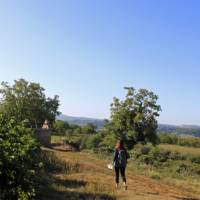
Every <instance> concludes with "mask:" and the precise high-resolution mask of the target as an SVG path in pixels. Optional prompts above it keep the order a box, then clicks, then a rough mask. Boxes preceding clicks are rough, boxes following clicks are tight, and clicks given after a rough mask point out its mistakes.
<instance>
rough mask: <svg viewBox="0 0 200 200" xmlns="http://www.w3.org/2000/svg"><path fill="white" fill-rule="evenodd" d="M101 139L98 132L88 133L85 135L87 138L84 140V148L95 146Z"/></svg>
mask: <svg viewBox="0 0 200 200" xmlns="http://www.w3.org/2000/svg"><path fill="white" fill-rule="evenodd" d="M101 140H102V138H101V135H100V134H95V135H90V136H88V137H87V140H86V141H85V148H86V149H93V148H97V147H98V146H99V144H100V142H101Z"/></svg>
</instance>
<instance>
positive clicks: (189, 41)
mask: <svg viewBox="0 0 200 200" xmlns="http://www.w3.org/2000/svg"><path fill="white" fill-rule="evenodd" d="M199 6H200V2H199V1H197V0H193V1H190V2H189V1H188V2H186V1H185V2H183V1H181V0H177V1H176V2H174V1H173V0H169V1H166V2H164V1H157V0H153V1H151V2H149V1H148V0H144V1H139V0H135V1H129V0H127V1H125V2H121V1H114V0H111V1H109V2H108V1H106V0H103V1H95V2H94V1H92V0H85V1H81V0H80V1H78V3H77V2H75V1H72V0H68V1H62V2H54V1H47V0H44V1H42V2H41V1H39V0H35V1H33V0H32V1H24V0H20V1H18V2H14V1H11V0H8V1H0V30H1V31H0V41H1V46H0V70H1V73H0V81H7V82H9V83H10V84H12V83H13V81H14V80H16V79H20V78H24V79H26V80H27V81H30V82H38V83H40V84H41V86H42V87H44V88H45V89H46V91H45V92H46V94H47V96H50V97H51V96H53V95H56V94H57V95H59V97H60V98H59V99H60V102H61V106H60V109H59V110H60V111H61V112H62V113H64V114H67V115H69V116H86V117H87V116H88V117H89V118H99V119H102V118H109V116H110V104H111V103H112V99H113V97H115V96H116V97H118V98H119V99H123V98H124V96H125V91H124V89H123V88H124V87H125V86H133V87H135V88H136V89H139V88H145V89H148V90H151V91H153V92H154V93H155V94H157V95H158V96H159V100H158V104H159V105H161V108H162V112H160V117H158V118H157V119H158V122H159V124H170V125H173V124H174V125H200V114H199V113H200V106H199V102H200V95H199V94H198V90H199V87H198V86H199V85H200V79H199V74H200V67H199V66H200V60H199V52H200V37H199V35H200V26H199V22H198V19H199V18H200V13H199V9H198V8H199Z"/></svg>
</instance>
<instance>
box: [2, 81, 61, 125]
mask: <svg viewBox="0 0 200 200" xmlns="http://www.w3.org/2000/svg"><path fill="white" fill-rule="evenodd" d="M44 91H45V90H44V88H43V87H41V86H40V84H39V83H29V82H27V81H25V80H24V79H20V80H15V82H14V85H12V86H10V85H9V84H8V83H6V82H2V83H1V89H0V95H1V97H2V98H1V101H0V113H3V114H4V115H6V116H8V117H9V118H10V119H11V118H15V120H16V121H18V122H21V121H23V120H27V121H28V123H29V126H30V127H41V126H42V124H43V123H44V121H45V120H46V119H48V121H49V122H50V124H52V123H53V122H54V120H55V117H56V115H57V114H59V112H58V111H57V110H58V106H59V101H58V96H57V95H55V96H54V98H49V97H46V95H45V94H44Z"/></svg>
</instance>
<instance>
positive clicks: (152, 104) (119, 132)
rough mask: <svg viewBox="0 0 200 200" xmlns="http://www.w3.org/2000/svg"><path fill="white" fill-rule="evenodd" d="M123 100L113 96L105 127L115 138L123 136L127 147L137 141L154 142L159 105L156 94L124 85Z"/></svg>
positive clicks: (130, 146)
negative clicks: (125, 93)
mask: <svg viewBox="0 0 200 200" xmlns="http://www.w3.org/2000/svg"><path fill="white" fill-rule="evenodd" d="M125 89H126V90H127V95H126V98H125V100H121V101H120V100H119V99H118V98H116V97H114V99H113V103H112V104H111V121H110V122H109V125H108V124H106V126H107V128H108V129H109V131H110V132H111V134H114V135H115V136H116V138H123V139H124V140H125V143H126V145H127V146H128V148H132V147H133V145H134V144H136V143H138V142H142V143H146V142H152V143H154V144H155V143H156V140H157V135H156V129H157V120H156V117H158V116H159V111H161V107H160V106H159V105H157V99H158V96H157V95H155V94H154V93H153V92H151V91H148V90H146V89H139V90H138V91H136V90H135V89H134V88H133V87H126V88H125Z"/></svg>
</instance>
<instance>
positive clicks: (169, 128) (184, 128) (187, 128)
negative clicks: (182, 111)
mask: <svg viewBox="0 0 200 200" xmlns="http://www.w3.org/2000/svg"><path fill="white" fill-rule="evenodd" d="M158 133H175V134H177V135H192V136H196V137H200V126H197V125H181V126H177V125H168V124H159V125H158Z"/></svg>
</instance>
